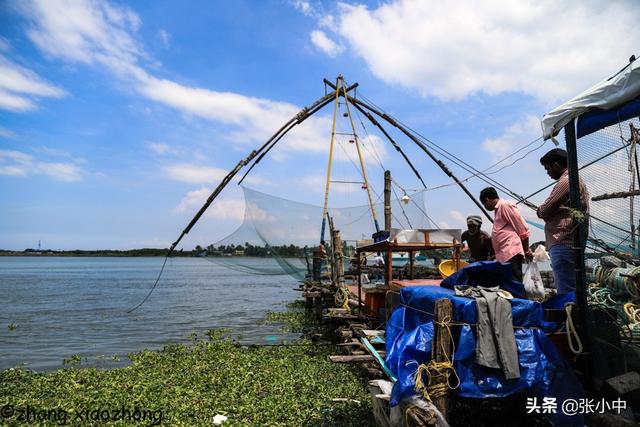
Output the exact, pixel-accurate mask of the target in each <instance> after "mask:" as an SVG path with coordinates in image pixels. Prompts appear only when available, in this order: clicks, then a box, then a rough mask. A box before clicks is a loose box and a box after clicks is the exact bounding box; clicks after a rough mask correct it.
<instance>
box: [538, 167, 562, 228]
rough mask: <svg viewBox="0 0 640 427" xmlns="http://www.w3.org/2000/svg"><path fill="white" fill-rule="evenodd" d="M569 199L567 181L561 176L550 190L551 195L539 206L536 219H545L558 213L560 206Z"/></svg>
mask: <svg viewBox="0 0 640 427" xmlns="http://www.w3.org/2000/svg"><path fill="white" fill-rule="evenodd" d="M568 198H569V179H568V178H567V175H562V176H561V177H560V179H559V180H558V183H557V184H556V185H555V186H554V187H553V190H551V194H549V197H547V200H545V201H544V202H543V203H542V204H541V205H540V206H538V210H537V211H536V214H537V215H538V218H541V219H547V218H549V217H551V216H553V215H554V214H556V213H557V212H558V210H559V209H560V206H561V205H562V203H563V202H565V201H566V200H567V199H568Z"/></svg>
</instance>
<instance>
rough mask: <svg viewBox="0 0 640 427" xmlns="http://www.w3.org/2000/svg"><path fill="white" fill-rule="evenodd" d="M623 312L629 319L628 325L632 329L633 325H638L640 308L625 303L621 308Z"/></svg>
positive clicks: (639, 322)
mask: <svg viewBox="0 0 640 427" xmlns="http://www.w3.org/2000/svg"><path fill="white" fill-rule="evenodd" d="M623 309H624V312H625V314H626V315H627V317H628V318H629V325H630V326H631V327H632V328H633V327H634V325H637V324H640V306H639V305H637V304H634V303H631V302H628V303H626V304H625V305H624V306H623Z"/></svg>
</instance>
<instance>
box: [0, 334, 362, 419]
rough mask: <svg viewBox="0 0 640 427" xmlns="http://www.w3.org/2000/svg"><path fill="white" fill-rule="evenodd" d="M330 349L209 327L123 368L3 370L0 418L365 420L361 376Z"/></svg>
mask: <svg viewBox="0 0 640 427" xmlns="http://www.w3.org/2000/svg"><path fill="white" fill-rule="evenodd" d="M335 352H336V349H335V347H333V346H327V345H320V346H318V345H315V344H313V343H310V342H308V341H306V340H300V341H298V342H296V343H294V344H293V345H286V346H285V345H275V346H250V347H243V346H240V345H239V344H238V343H237V342H235V341H234V340H233V339H231V338H230V337H229V335H228V333H227V332H225V331H219V330H213V331H210V332H209V333H208V334H207V338H206V339H198V338H194V340H193V343H192V344H191V345H179V344H171V345H167V346H166V347H165V348H164V349H163V350H162V351H157V352H156V351H149V350H145V351H142V352H139V353H135V354H132V355H130V356H129V358H130V359H131V361H132V364H131V365H129V366H127V367H124V368H118V369H106V370H102V369H96V368H73V367H72V368H65V369H59V370H57V371H55V372H49V373H35V372H32V371H29V370H25V369H21V368H17V369H8V370H5V371H3V372H1V373H0V410H1V412H2V416H3V417H4V420H3V421H4V423H6V424H8V425H21V424H24V422H22V423H21V422H20V421H18V419H17V417H18V415H19V414H20V411H22V414H23V415H24V414H25V413H26V412H27V411H28V410H30V414H31V415H32V416H36V417H37V416H40V417H41V418H40V419H38V421H37V422H36V423H35V424H37V425H52V426H53V425H62V424H63V423H62V421H64V422H66V424H68V425H103V424H108V425H123V426H124V425H172V426H173V425H176V426H194V425H212V423H213V418H214V417H215V416H216V415H217V414H220V415H224V416H226V417H228V419H227V421H225V422H224V424H223V425H224V426H256V425H273V426H300V425H310V426H326V425H341V426H343V425H344V426H349V425H351V426H359V425H362V426H365V425H372V424H374V422H373V419H372V418H371V413H372V408H371V402H370V398H369V396H368V393H367V389H366V379H365V378H363V377H361V376H360V375H359V374H358V373H357V372H356V371H355V370H354V369H353V368H352V367H349V366H345V365H339V364H333V363H331V362H330V361H329V360H328V356H329V355H330V354H335ZM334 398H342V399H344V401H340V402H333V401H332V399H334ZM11 411H12V414H11V417H8V416H7V415H9V412H11ZM34 414H35V415H34ZM63 415H64V419H63ZM78 416H80V418H78ZM107 417H109V418H108V420H107ZM136 417H137V418H136ZM143 417H144V419H143ZM32 424H34V423H32Z"/></svg>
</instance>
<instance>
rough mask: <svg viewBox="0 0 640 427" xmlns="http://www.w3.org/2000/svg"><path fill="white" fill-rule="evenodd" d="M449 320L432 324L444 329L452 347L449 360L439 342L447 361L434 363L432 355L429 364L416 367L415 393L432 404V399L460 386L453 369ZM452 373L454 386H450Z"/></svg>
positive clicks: (453, 351)
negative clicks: (425, 375) (425, 380)
mask: <svg viewBox="0 0 640 427" xmlns="http://www.w3.org/2000/svg"><path fill="white" fill-rule="evenodd" d="M450 320H451V319H449V317H445V318H444V319H443V320H442V322H436V321H435V320H434V321H433V323H434V324H435V325H438V326H441V327H442V328H445V329H446V331H447V334H448V336H449V340H450V341H451V346H452V350H451V354H452V357H451V359H449V356H447V352H446V351H445V348H444V341H440V342H441V345H442V350H443V352H442V353H443V354H444V355H445V357H446V358H447V360H445V361H443V362H436V361H435V360H434V359H433V356H434V355H433V354H432V355H431V357H432V358H431V360H430V361H429V363H428V364H426V365H425V364H424V363H421V364H420V365H418V369H417V370H416V373H415V382H416V385H415V388H414V389H415V391H417V392H419V393H421V394H422V397H424V399H425V400H426V401H427V402H433V400H432V399H437V398H439V397H442V396H444V395H445V394H446V393H447V392H448V391H449V390H454V389H456V388H458V387H459V386H460V377H459V376H458V373H457V372H456V370H455V368H454V367H453V354H455V351H456V350H455V349H456V345H455V342H454V341H453V336H452V335H451V329H450V327H449V324H450ZM425 373H426V374H427V384H425V382H424V380H423V378H424V374H425ZM452 373H453V375H454V376H455V378H456V384H455V385H454V386H452V385H451V382H450V377H451V374H452Z"/></svg>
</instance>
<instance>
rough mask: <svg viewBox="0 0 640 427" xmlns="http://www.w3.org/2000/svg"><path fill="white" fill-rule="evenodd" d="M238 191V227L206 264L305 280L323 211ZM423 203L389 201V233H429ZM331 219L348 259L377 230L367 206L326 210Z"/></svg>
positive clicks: (211, 250) (418, 197) (420, 196)
mask: <svg viewBox="0 0 640 427" xmlns="http://www.w3.org/2000/svg"><path fill="white" fill-rule="evenodd" d="M242 189H243V194H244V200H245V212H244V220H243V222H242V224H241V225H240V226H239V227H238V229H237V230H235V231H234V232H233V233H231V234H230V235H229V236H227V237H225V238H223V239H221V240H219V241H218V242H215V243H213V244H211V245H209V246H208V247H207V248H206V255H207V256H206V259H207V260H209V261H211V262H214V263H217V264H221V265H224V266H225V267H228V268H230V269H233V270H237V271H241V272H246V273H252V274H262V275H282V274H289V275H291V276H293V277H295V278H297V279H299V280H302V279H304V278H305V275H306V274H307V273H308V272H309V271H310V268H311V267H310V266H309V263H310V262H311V258H312V252H313V250H315V249H317V248H318V243H319V241H320V224H321V222H322V217H323V215H322V212H323V208H322V207H321V206H314V205H310V204H305V203H300V202H295V201H292V200H287V199H283V198H280V197H276V196H272V195H269V194H265V193H262V192H259V191H256V190H252V189H250V188H247V187H244V186H243V187H242ZM424 202H425V201H424V192H417V193H413V194H411V197H410V198H409V200H407V199H406V198H405V200H404V201H401V200H397V199H394V200H392V201H391V211H392V213H393V214H392V223H391V225H392V228H403V229H420V228H429V224H430V222H429V219H428V216H427V215H426V213H425V204H424ZM374 208H375V210H376V214H377V217H378V218H380V219H382V218H384V206H383V204H382V203H376V204H374ZM329 217H330V218H332V220H333V225H334V228H335V229H336V230H340V236H341V239H342V240H343V241H344V242H345V243H346V247H345V252H346V253H345V256H347V257H348V256H350V255H351V254H352V253H353V251H354V250H355V249H354V248H355V245H356V242H357V241H361V240H370V239H371V235H372V234H373V233H374V232H375V231H376V230H375V225H374V222H373V219H372V214H371V208H370V207H369V205H363V206H354V207H344V208H329ZM383 223H384V221H383V220H382V223H381V224H382V225H383ZM432 226H433V225H432ZM328 234H329V233H328V232H327V233H326V236H327V237H325V239H326V240H327V241H329V240H330V239H329V238H328Z"/></svg>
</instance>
